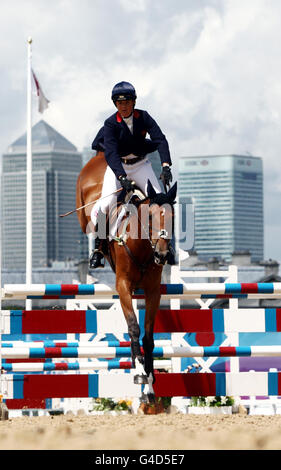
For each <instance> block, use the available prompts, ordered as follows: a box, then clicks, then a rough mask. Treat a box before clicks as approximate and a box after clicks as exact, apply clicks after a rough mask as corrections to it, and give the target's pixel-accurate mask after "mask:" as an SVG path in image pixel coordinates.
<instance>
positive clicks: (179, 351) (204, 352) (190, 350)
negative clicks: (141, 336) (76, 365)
mask: <svg viewBox="0 0 281 470" xmlns="http://www.w3.org/2000/svg"><path fill="white" fill-rule="evenodd" d="M141 350H142V348H141ZM142 353H143V350H142ZM130 356H131V348H118V347H117V348H110V347H109V348H102V347H99V348H93V347H89V348H87V347H85V348H79V347H78V348H71V347H67V348H59V347H55V348H52V347H50V348H23V347H22V348H2V359H31V358H60V357H61V358H104V359H113V358H118V357H130ZM245 356H251V357H268V356H281V346H218V347H217V346H206V347H203V346H194V347H182V346H179V347H174V346H163V347H156V348H154V350H153V357H163V358H171V357H245Z"/></svg>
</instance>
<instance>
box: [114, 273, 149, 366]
mask: <svg viewBox="0 0 281 470" xmlns="http://www.w3.org/2000/svg"><path fill="white" fill-rule="evenodd" d="M116 289H117V292H118V294H119V298H120V304H121V307H122V310H123V313H124V316H125V319H126V322H127V325H128V334H129V336H130V340H131V353H132V366H133V368H135V367H136V365H137V366H139V365H141V373H143V374H144V369H143V364H144V357H143V355H142V353H141V348H140V342H139V338H140V327H139V324H138V321H137V317H136V315H135V312H134V309H133V302H132V289H131V286H130V282H129V281H128V280H127V279H120V278H119V279H118V281H117V282H116ZM136 360H137V364H136ZM137 368H138V367H137Z"/></svg>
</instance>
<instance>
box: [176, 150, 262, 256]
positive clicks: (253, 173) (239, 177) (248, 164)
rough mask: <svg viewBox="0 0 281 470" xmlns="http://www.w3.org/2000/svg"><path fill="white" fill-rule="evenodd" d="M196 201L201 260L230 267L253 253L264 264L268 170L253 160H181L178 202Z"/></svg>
mask: <svg viewBox="0 0 281 470" xmlns="http://www.w3.org/2000/svg"><path fill="white" fill-rule="evenodd" d="M186 196H190V197H193V198H194V204H195V207H194V210H195V243H194V249H195V250H196V251H197V254H198V255H199V256H200V257H201V258H203V259H208V258H210V257H213V256H216V257H221V258H223V259H225V260H227V261H229V260H230V259H231V254H232V253H233V252H235V251H240V250H249V251H250V252H251V255H252V260H253V261H259V260H262V259H263V249H264V225H263V167H262V159H261V158H259V157H252V156H240V155H221V156H220V155H215V156H206V157H200V156H198V157H181V158H180V160H179V197H180V199H181V198H184V197H186Z"/></svg>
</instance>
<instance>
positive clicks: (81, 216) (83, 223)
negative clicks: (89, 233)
mask: <svg viewBox="0 0 281 470" xmlns="http://www.w3.org/2000/svg"><path fill="white" fill-rule="evenodd" d="M84 205H85V202H84V199H83V193H82V189H81V174H80V175H79V176H78V178H77V182H76V209H78V208H79V207H81V206H84ZM76 214H77V217H78V220H79V224H80V227H81V229H82V231H83V232H84V233H86V229H87V225H88V219H87V217H86V214H85V209H81V210H80V211H76Z"/></svg>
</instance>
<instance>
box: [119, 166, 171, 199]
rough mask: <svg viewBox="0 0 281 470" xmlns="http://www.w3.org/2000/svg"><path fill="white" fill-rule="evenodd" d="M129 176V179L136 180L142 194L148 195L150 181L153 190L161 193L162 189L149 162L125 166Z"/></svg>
mask: <svg viewBox="0 0 281 470" xmlns="http://www.w3.org/2000/svg"><path fill="white" fill-rule="evenodd" d="M123 166H124V169H125V171H126V173H127V175H128V178H129V179H131V180H134V181H135V182H136V184H137V186H138V187H139V188H140V189H141V190H142V192H143V193H144V194H145V195H147V184H148V180H150V182H151V184H152V186H153V188H154V189H155V191H156V192H157V193H161V192H162V189H161V186H160V183H159V181H158V179H157V177H156V175H155V173H154V171H153V168H152V165H151V163H150V161H149V160H142V161H141V162H138V163H135V164H134V165H125V164H124V165H123Z"/></svg>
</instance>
